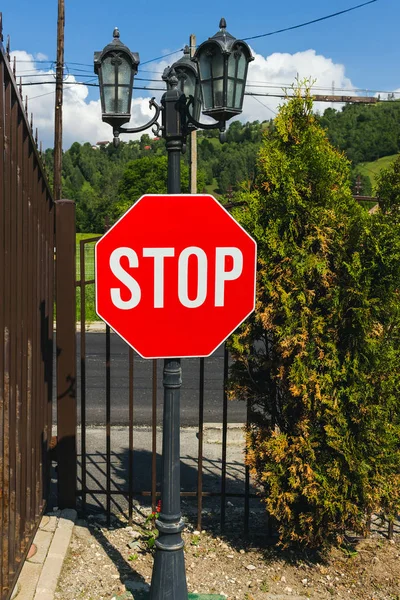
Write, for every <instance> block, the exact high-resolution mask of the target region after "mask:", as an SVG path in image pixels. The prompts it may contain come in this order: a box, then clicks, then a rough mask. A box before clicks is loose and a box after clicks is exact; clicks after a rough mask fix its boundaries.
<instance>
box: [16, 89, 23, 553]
mask: <svg viewBox="0 0 400 600" xmlns="http://www.w3.org/2000/svg"><path fill="white" fill-rule="evenodd" d="M17 100H18V98H17V99H16V107H17V110H16V124H17V135H16V140H17V152H16V174H17V198H16V205H17V223H16V247H15V252H16V269H17V277H16V289H15V292H16V322H17V331H16V335H17V338H16V354H15V361H16V368H17V374H16V429H17V430H16V435H15V442H16V443H15V446H16V471H15V478H16V520H15V530H16V540H15V547H16V554H17V560H18V562H19V561H20V560H21V551H22V549H21V538H22V536H21V517H22V511H21V508H22V498H23V497H24V492H23V488H22V487H21V482H22V449H23V438H22V407H23V395H22V378H23V371H22V362H23V360H22V358H23V357H22V327H23V325H22V322H23V312H22V302H23V295H22V286H23V281H22V268H23V263H22V248H23V237H22V227H23V192H22V187H23V183H22V150H23V130H22V115H21V114H20V107H19V104H18V101H17Z"/></svg>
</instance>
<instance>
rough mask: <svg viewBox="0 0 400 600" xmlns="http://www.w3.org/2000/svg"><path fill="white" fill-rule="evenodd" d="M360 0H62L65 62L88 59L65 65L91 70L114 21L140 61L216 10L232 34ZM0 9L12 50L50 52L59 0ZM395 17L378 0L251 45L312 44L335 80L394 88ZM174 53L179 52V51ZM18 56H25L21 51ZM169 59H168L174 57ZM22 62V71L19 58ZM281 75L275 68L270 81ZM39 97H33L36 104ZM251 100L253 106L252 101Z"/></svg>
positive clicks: (206, 29) (214, 20)
mask: <svg viewBox="0 0 400 600" xmlns="http://www.w3.org/2000/svg"><path fill="white" fill-rule="evenodd" d="M362 1H363V0H319V1H317V0H302V1H301V2H300V1H299V0H285V2H279V3H271V2H266V1H265V0H264V1H260V2H257V3H254V2H253V3H248V4H246V3H243V2H240V1H239V0H230V1H229V2H228V1H215V2H213V3H210V4H208V3H205V2H201V3H200V2H199V3H197V4H196V3H194V2H191V3H186V5H184V4H183V3H181V2H171V1H170V2H160V1H159V0H153V2H150V1H149V0H146V1H144V0H136V2H133V1H132V0H130V1H129V2H128V1H127V0H119V1H118V2H110V1H108V2H105V1H103V0H97V1H96V2H95V1H94V0H83V1H81V2H79V1H77V0H65V4H66V29H65V35H66V40H65V60H66V63H67V64H69V63H73V62H79V63H84V64H85V65H88V66H87V67H86V66H77V65H75V66H73V65H69V70H70V72H71V73H74V74H75V79H76V80H78V79H79V75H80V72H79V71H77V70H76V69H78V68H79V69H83V70H87V73H82V76H85V75H86V76H89V75H90V72H91V69H92V63H93V52H94V51H95V50H101V49H102V48H103V46H104V45H106V44H107V43H108V42H109V41H110V40H111V38H112V30H113V28H114V26H115V25H117V26H118V27H119V29H120V31H121V39H122V41H123V42H124V43H126V44H127V45H128V46H129V47H130V49H131V50H132V51H136V52H139V54H140V58H141V62H142V63H143V62H145V61H148V60H151V59H154V58H156V57H159V56H161V55H163V54H166V53H168V52H171V51H172V50H176V49H179V48H181V47H182V46H183V45H184V44H185V43H187V42H188V39H189V35H190V34H191V33H195V34H196V36H197V42H198V43H200V42H201V41H203V40H204V39H206V38H207V37H209V36H210V35H213V34H214V33H215V32H216V31H217V29H218V22H219V19H220V17H221V16H224V17H225V18H226V21H227V24H228V30H229V31H230V32H231V33H232V34H233V35H235V36H236V37H242V38H246V37H249V36H253V35H258V34H262V33H265V32H268V31H273V30H275V29H280V28H283V27H287V26H291V25H296V24H297V23H301V22H304V21H307V20H311V19H314V18H318V17H321V16H323V15H326V14H329V13H332V12H336V11H340V10H344V9H346V8H349V7H351V6H354V5H356V4H359V3H361V2H362ZM1 10H2V12H3V24H4V33H5V34H7V33H9V34H10V36H11V48H12V50H20V51H25V52H27V53H28V54H31V55H33V56H35V57H37V55H38V54H43V55H45V56H46V57H47V58H48V59H52V60H54V59H55V56H56V19H57V0H38V1H37V2H33V1H32V0H19V1H17V0H14V1H13V2H8V3H5V4H4V6H3V7H2V8H1ZM399 23H400V1H399V0H377V1H376V2H375V3H373V4H370V5H369V6H366V7H364V8H361V9H360V10H357V11H354V12H351V13H348V14H346V15H342V16H339V17H336V18H334V19H331V20H328V21H325V22H320V23H316V24H313V25H310V26H308V27H304V28H302V29H298V30H295V31H289V32H287V33H282V34H278V35H274V36H271V37H265V38H260V39H257V40H253V41H251V42H249V43H250V44H251V46H252V48H253V50H254V51H255V53H256V54H258V55H260V57H264V59H267V57H269V56H271V55H275V56H276V57H278V56H280V55H282V56H283V57H285V56H286V55H288V54H289V55H298V53H305V52H306V51H307V50H314V51H315V54H316V55H318V56H322V57H324V58H325V59H327V60H329V59H330V61H331V62H332V63H333V64H334V65H343V66H344V69H342V74H341V76H340V75H337V70H336V71H333V72H332V77H335V78H338V79H339V82H336V81H335V84H336V85H337V86H338V85H339V86H340V85H344V82H346V81H349V82H351V83H347V84H346V87H347V88H349V89H350V88H351V87H357V88H367V89H373V90H387V91H391V90H398V89H400V67H399V49H398V36H399ZM298 56H300V55H298ZM303 56H304V60H303V61H302V62H301V66H300V67H296V64H297V62H296V61H297V59H296V60H294V61H292V62H293V64H292V71H293V69H296V68H297V70H298V71H299V70H300V71H301V75H302V76H303V75H306V74H308V73H307V56H308V55H307V54H304V55H303ZM178 57H179V54H178V55H177V56H176V58H178ZM18 59H19V60H22V58H21V56H19V58H18ZM166 60H167V62H168V63H169V62H171V61H173V60H174V57H171V58H169V59H166ZM260 60H261V59H260ZM285 60H286V59H285ZM42 66H43V68H45V67H46V68H47V67H48V66H50V65H47V64H45V63H43V65H42ZM163 66H165V64H164V61H162V63H157V62H154V63H150V64H149V65H143V68H142V73H141V75H142V76H143V77H146V76H148V77H152V76H151V75H150V74H149V73H147V74H146V71H147V70H148V69H150V68H151V69H156V70H157V71H158V72H159V71H160V69H162V67H163ZM264 66H266V65H264ZM267 66H268V65H267ZM270 66H271V65H270ZM275 66H276V65H275ZM39 67H40V64H39V63H37V64H36V65H35V68H39ZM274 68H275V67H274ZM19 69H20V72H22V69H23V66H22V63H21V64H20V65H19ZM318 69H319V71H318V73H317V75H315V73H314V72H313V68H312V67H311V66H310V69H309V70H310V73H309V75H310V76H318V77H319V75H320V74H321V75H323V74H324V70H325V71H327V70H329V65H328V63H326V65H325V66H324V64H323V63H322V62H321V63H320V65H319V67H318ZM145 70H146V71H145ZM275 72H277V73H280V75H281V77H280V78H282V76H283V73H285V71H281V70H280V69H278V71H276V68H275ZM260 73H261V70H260ZM268 73H269V74H270V73H271V72H270V70H268V69H267V70H266V71H265V72H264V75H263V76H261V74H259V76H258V77H257V81H265V80H266V78H267V77H268ZM287 73H288V74H289V71H287ZM139 76H140V67H139ZM325 76H326V77H325V79H324V82H325V84H326V82H327V81H329V74H328V72H326V73H325ZM156 77H157V75H156ZM263 77H264V79H263ZM271 77H272V76H271ZM340 77H341V80H340ZM278 79H279V77H278V75H277V79H275V81H278ZM332 81H333V80H332ZM285 83H286V82H285ZM288 83H290V82H288ZM329 85H331V84H329ZM29 91H30V92H31V90H29ZM87 91H88V95H87V97H86V98H85V102H89V101H90V100H96V99H97V98H98V91H97V89H96V88H94V89H93V88H92V89H89V90H87ZM138 95H139V96H141V97H142V96H143V95H144V94H143V92H136V96H138ZM31 96H32V94H31ZM38 104H39V102H38V101H36V103H35V107H37V106H38ZM253 104H254V107H255V103H253ZM32 106H33V105H32ZM270 106H272V107H273V106H274V105H273V104H270ZM259 108H261V107H259ZM270 116H271V114H270V115H269V117H270ZM259 117H260V115H259V114H255V118H259Z"/></svg>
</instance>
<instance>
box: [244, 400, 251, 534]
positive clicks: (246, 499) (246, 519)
mask: <svg viewBox="0 0 400 600" xmlns="http://www.w3.org/2000/svg"><path fill="white" fill-rule="evenodd" d="M249 422H250V400H249V399H248V400H247V406H246V435H247V431H248V428H249ZM244 448H245V450H244V451H245V466H244V469H245V481H244V534H245V535H248V534H249V524H250V468H249V465H248V464H247V438H246V440H245V446H244Z"/></svg>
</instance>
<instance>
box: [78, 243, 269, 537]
mask: <svg viewBox="0 0 400 600" xmlns="http://www.w3.org/2000/svg"><path fill="white" fill-rule="evenodd" d="M99 239H100V237H92V238H89V239H83V240H81V241H80V247H79V255H80V259H79V270H80V275H79V278H78V281H77V283H76V285H77V290H79V291H78V292H77V295H79V299H80V342H79V344H78V351H79V355H80V361H79V377H80V385H79V392H80V393H79V405H80V444H78V446H79V448H80V451H78V461H79V469H78V489H77V495H78V498H80V504H79V506H80V508H81V509H82V510H83V512H84V513H87V512H90V511H91V510H93V509H94V510H99V511H101V512H105V514H106V516H107V522H108V524H110V519H111V517H112V514H113V513H114V514H118V515H120V514H121V513H122V514H124V516H126V517H127V519H128V520H129V522H131V521H132V518H133V513H134V510H135V504H134V500H135V499H139V500H140V498H141V500H140V502H146V501H147V502H149V504H150V503H151V506H152V508H153V510H154V509H155V507H156V504H157V501H158V498H159V496H160V492H159V485H158V483H159V476H160V468H159V467H160V465H159V464H158V462H159V460H158V459H159V455H158V454H157V443H158V444H159V443H160V439H159V432H160V427H157V425H159V424H160V417H161V415H160V413H161V407H160V406H157V399H160V396H161V397H162V388H161V387H160V384H161V370H162V363H163V361H162V360H160V361H157V360H152V361H144V360H143V359H141V358H140V357H139V356H138V355H137V354H136V353H135V352H134V351H133V350H132V349H131V348H129V347H128V346H127V345H126V344H124V345H123V346H122V342H119V344H120V346H122V348H125V349H122V350H121V349H120V350H119V352H120V354H122V353H124V357H123V358H122V357H120V360H121V361H122V360H124V361H125V363H124V365H125V367H124V368H125V369H126V373H123V374H122V377H124V385H125V387H126V388H127V393H126V394H125V401H126V402H127V405H128V406H127V410H126V421H125V425H126V426H127V427H128V434H127V435H126V434H125V435H126V437H124V441H123V443H122V446H123V449H121V435H123V434H122V433H121V430H118V429H117V431H116V432H115V433H114V431H113V425H115V422H113V418H112V414H113V405H114V402H115V401H116V400H117V398H116V394H118V393H121V392H117V391H114V389H113V381H114V377H121V373H119V374H117V373H115V371H114V361H113V356H114V354H113V352H114V351H113V347H112V346H113V344H115V343H116V340H115V338H116V336H115V335H114V334H113V333H112V331H111V330H110V327H109V326H105V330H103V334H102V336H101V344H102V348H101V349H100V350H97V351H96V352H97V354H96V357H95V359H94V361H93V362H91V360H90V358H91V357H90V356H89V353H88V349H87V339H88V334H87V321H86V308H87V307H88V306H89V304H88V302H89V300H88V289H89V288H90V286H92V293H91V295H90V297H91V298H92V296H93V285H94V273H93V270H92V269H93V267H92V268H91V269H90V272H87V267H88V264H90V265H91V266H92V265H93V254H94V249H93V246H94V242H96V241H97V240H99ZM91 301H92V300H90V302H91ZM229 360H230V359H229V353H228V350H227V348H226V346H223V347H221V348H220V349H219V350H218V351H217V353H216V354H215V355H213V356H212V357H211V358H206V359H204V358H199V359H187V360H183V382H184V383H183V391H184V389H185V375H186V373H187V371H186V367H187V366H188V365H189V363H190V369H191V372H192V374H193V373H194V379H195V380H197V381H195V383H193V384H192V385H193V389H192V390H191V396H192V402H193V404H194V405H195V406H196V407H197V409H196V410H197V423H196V427H195V431H193V440H192V442H191V447H190V457H189V460H190V461H191V464H192V468H191V477H190V484H189V485H188V481H187V479H188V478H185V476H184V475H183V476H182V489H181V497H182V499H184V500H185V502H186V503H190V504H191V508H192V514H193V515H194V516H193V520H194V522H195V524H196V526H197V528H198V529H201V527H202V520H203V517H204V514H205V513H206V514H207V513H208V512H209V511H207V510H205V508H207V507H205V503H208V504H210V503H212V506H213V512H214V514H216V515H218V518H219V523H220V527H221V530H222V531H224V529H225V526H226V522H227V507H228V509H230V507H232V506H233V502H234V503H235V513H234V519H235V522H234V526H235V528H236V529H237V530H240V529H241V530H242V531H243V532H245V533H246V532H248V530H249V524H250V512H251V511H250V503H251V502H253V503H255V504H257V506H258V505H259V501H258V500H255V499H256V498H257V496H256V493H255V490H254V488H252V486H251V482H250V476H249V469H248V467H247V466H246V465H245V461H244V444H240V449H238V450H237V451H236V457H235V459H232V458H231V456H230V454H231V452H232V449H231V445H230V444H229V440H228V437H229V425H228V423H229V419H228V416H229V409H230V403H229V402H228V397H227V394H226V391H225V384H226V380H227V377H228V366H229ZM213 361H214V363H215V361H217V362H218V366H217V368H215V367H214V370H213V374H214V375H213V376H214V377H215V373H216V372H218V376H219V380H218V389H217V390H215V394H217V396H218V399H217V404H219V406H220V407H221V410H220V416H221V417H222V421H221V422H220V423H218V436H219V439H218V441H217V447H218V451H217V453H218V456H216V457H214V458H213V459H212V460H210V459H208V458H207V457H206V456H204V436H205V424H206V423H205V407H206V405H207V389H208V390H209V381H208V379H207V368H209V367H210V364H212V363H213ZM144 362H147V366H146V365H144ZM140 363H141V365H140ZM185 363H186V364H185ZM99 364H101V368H102V369H103V370H104V375H100V376H99ZM95 366H96V367H97V371H96V373H97V375H96V377H101V381H94V376H93V374H92V373H91V368H92V367H93V368H94V367H95ZM140 366H141V369H142V371H141V373H140V374H139V375H138V371H139V367H140ZM143 373H144V375H143ZM144 377H145V378H146V381H144ZM88 380H90V387H91V388H93V387H95V386H98V387H99V388H101V389H103V386H104V389H105V395H104V396H103V395H102V394H101V393H100V392H97V395H96V393H93V391H92V393H91V396H92V397H91V399H90V406H88V392H89V385H88ZM144 386H146V389H147V390H148V394H147V402H148V404H149V408H150V416H149V417H148V433H147V434H146V436H147V447H148V451H147V452H146V453H143V452H140V451H138V447H137V446H138V444H140V443H142V438H141V440H140V442H139V441H137V440H138V437H140V425H142V426H143V423H139V427H138V423H137V421H136V419H135V412H136V410H137V406H136V401H135V398H136V397H137V395H138V394H139V393H144V392H143V387H144ZM93 403H96V408H97V410H98V411H100V412H101V418H100V421H99V422H98V423H99V424H100V423H102V426H101V427H99V428H98V432H100V437H99V435H98V434H97V437H96V439H95V441H94V442H93V441H92V442H90V440H89V438H90V436H93V435H94V432H93V427H91V426H90V425H92V424H93V423H90V422H88V418H87V414H88V411H89V410H91V411H92V412H93V410H92V409H93ZM241 414H242V416H243V423H245V422H246V421H248V418H249V409H248V407H247V409H246V407H245V406H244V405H243V407H242V410H241ZM119 424H120V425H121V423H119ZM125 429H126V428H125ZM192 429H193V428H192ZM238 429H239V431H240V426H239V427H238ZM157 434H158V435H157ZM157 437H158V442H157ZM196 438H197V439H196ZM114 440H115V441H114ZM78 441H79V440H78ZM126 446H127V447H126ZM116 448H118V449H116ZM136 452H137V454H136ZM144 454H145V455H144ZM122 455H123V456H122ZM238 456H239V457H240V459H239V460H238ZM140 462H141V463H142V464H140ZM143 464H145V466H143ZM115 465H118V466H117V467H116V466H115ZM138 470H141V471H142V475H141V477H137V475H136V474H137V471H138ZM143 470H144V471H145V472H144V473H143ZM186 470H187V469H186ZM211 471H213V472H212V473H211ZM210 473H211V475H210ZM210 481H211V483H212V485H210ZM135 482H136V483H135ZM146 499H147V500H146ZM232 510H233V509H232ZM263 512H264V511H263ZM231 516H232V515H231Z"/></svg>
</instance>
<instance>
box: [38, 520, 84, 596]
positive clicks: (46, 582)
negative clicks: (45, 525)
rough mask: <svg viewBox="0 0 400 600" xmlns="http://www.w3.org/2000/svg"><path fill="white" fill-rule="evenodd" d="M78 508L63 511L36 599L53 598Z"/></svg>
mask: <svg viewBox="0 0 400 600" xmlns="http://www.w3.org/2000/svg"><path fill="white" fill-rule="evenodd" d="M76 516H77V513H76V510H72V509H69V508H66V509H64V510H62V511H61V515H60V519H59V521H58V523H57V528H56V530H55V532H54V536H53V539H52V540H51V544H50V548H49V551H48V553H47V556H46V559H45V561H44V564H43V567H42V571H41V573H40V577H39V581H38V583H37V586H36V593H35V596H34V600H53V599H54V594H55V591H56V588H57V583H58V579H59V577H60V574H61V569H62V566H63V562H64V559H65V556H66V554H67V550H68V546H69V543H70V540H71V535H72V530H73V528H74V525H75V521H76Z"/></svg>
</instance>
